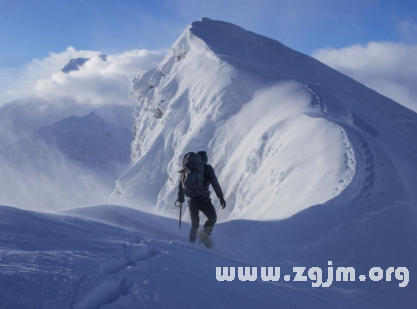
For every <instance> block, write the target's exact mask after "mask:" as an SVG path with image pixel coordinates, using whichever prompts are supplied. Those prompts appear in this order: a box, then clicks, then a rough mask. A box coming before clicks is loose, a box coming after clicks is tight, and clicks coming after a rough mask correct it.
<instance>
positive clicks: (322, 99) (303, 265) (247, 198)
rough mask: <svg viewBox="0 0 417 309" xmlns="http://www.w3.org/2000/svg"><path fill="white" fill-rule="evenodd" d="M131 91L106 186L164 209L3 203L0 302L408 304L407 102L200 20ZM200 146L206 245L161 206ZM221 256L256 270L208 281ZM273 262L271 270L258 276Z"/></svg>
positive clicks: (412, 259)
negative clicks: (127, 155)
mask: <svg viewBox="0 0 417 309" xmlns="http://www.w3.org/2000/svg"><path fill="white" fill-rule="evenodd" d="M131 96H132V97H135V98H136V99H137V100H138V106H137V108H136V110H135V117H136V119H135V127H134V142H133V144H132V153H131V156H132V158H133V160H134V162H135V165H134V166H133V167H132V168H131V169H130V170H129V171H128V172H127V173H125V174H124V175H123V176H122V177H121V178H120V179H119V180H118V183H117V188H116V190H115V192H114V193H113V198H114V200H115V201H118V202H119V203H123V204H129V205H130V206H132V207H134V208H139V209H141V210H146V211H153V212H156V213H158V214H162V215H163V216H158V215H155V214H149V213H145V212H142V211H140V210H137V209H132V208H126V207H120V206H113V205H100V206H93V207H84V208H77V209H69V210H66V211H65V212H61V213H60V215H56V214H55V215H51V214H42V213H34V212H29V211H22V210H19V209H16V208H11V207H0V225H1V226H2V234H1V235H0V237H1V238H0V240H1V241H0V266H2V267H0V288H1V292H2V293H1V295H2V298H1V299H0V308H1V307H2V306H3V307H6V308H7V307H10V306H15V305H18V306H19V308H31V307H34V304H35V307H41V308H47V309H49V308H137V307H145V308H195V307H199V308H253V307H258V306H262V307H264V308H303V309H304V308H329V309H330V308H332V309H333V308H346V309H350V308H372V309H373V308H390V309H391V308H410V309H411V308H416V306H417V298H416V296H415V290H416V288H417V284H416V281H415V280H414V278H415V277H416V276H417V272H416V265H417V260H416V256H417V245H416V244H417V236H416V235H417V215H416V205H417V193H416V191H415V189H414V188H415V187H416V186H417V176H416V175H417V145H416V143H415V140H416V139H417V114H416V113H414V112H412V111H411V110H408V109H406V108H404V107H402V106H401V105H399V104H397V103H395V102H394V101H392V100H390V99H388V98H386V97H384V96H381V95H379V94H378V93H376V92H375V91H373V90H370V89H369V88H367V87H365V86H363V85H361V84H360V83H358V82H356V81H354V80H353V79H350V78H348V77H346V76H345V75H343V74H341V73H339V72H337V71H335V70H333V69H331V68H329V67H327V66H325V65H324V64H322V63H320V62H318V61H317V60H314V59H312V58H310V57H308V56H306V55H303V54H300V53H298V52H296V51H294V50H292V49H290V48H288V47H286V46H284V45H282V44H281V43H279V42H277V41H274V40H271V39H268V38H266V37H262V36H259V35H257V34H254V33H252V32H249V31H246V30H244V29H242V28H240V27H238V26H235V25H232V24H229V23H225V22H220V21H213V20H210V19H206V18H205V19H203V20H202V21H199V22H194V23H192V24H191V26H190V27H189V28H188V29H187V30H186V31H185V32H184V34H183V35H182V36H181V37H180V38H179V39H178V40H177V42H175V43H174V45H173V47H172V48H171V50H170V51H169V52H168V54H167V56H166V57H165V59H164V60H163V61H162V62H161V63H160V64H159V65H158V66H157V67H156V68H154V69H152V70H149V71H148V72H145V73H143V74H141V75H139V76H138V77H137V78H136V79H135V80H134V85H133V92H132V94H131ZM97 115H99V114H97ZM99 116H100V115H99ZM86 117H91V118H93V119H97V118H96V117H95V116H93V115H90V116H86ZM100 117H101V116H100ZM101 118H102V117H101ZM75 119H78V118H71V121H69V120H68V121H69V122H70V123H71V122H72V121H74V120H75ZM100 122H102V120H98V121H97V122H96V121H94V123H100ZM53 127H54V126H53ZM61 127H62V128H65V125H64V124H63V123H62V124H57V125H56V126H55V127H54V128H56V130H53V132H61V133H65V132H66V131H65V130H63V131H60V128H61ZM51 128H52V127H51ZM51 128H49V129H45V128H44V129H42V130H41V131H44V130H45V132H50V131H49V130H51ZM49 134H50V133H47V134H46V135H45V136H49ZM115 134H116V133H115ZM58 135H59V134H58ZM42 136H44V135H42ZM53 136H56V134H55V133H54V134H53ZM71 140H72V139H71ZM87 140H88V138H87ZM88 142H91V141H90V140H88ZM81 145H83V143H81ZM63 146H64V149H68V147H67V146H68V144H67V143H64V145H63ZM88 147H90V146H88ZM198 150H206V151H207V152H208V154H209V163H210V164H212V165H213V167H214V169H215V171H216V173H217V175H218V178H219V181H220V184H221V185H222V187H223V191H224V192H225V198H226V200H227V207H226V209H225V210H222V211H221V212H220V214H219V219H220V220H219V221H223V222H219V223H217V224H216V226H215V228H214V231H213V235H212V237H213V238H214V247H213V248H212V249H210V250H206V249H204V248H201V247H200V246H199V245H191V244H189V243H188V242H187V237H188V233H189V227H190V226H189V223H187V222H184V223H183V227H182V229H180V230H178V221H177V220H178V219H177V218H178V217H177V216H178V210H174V209H171V206H172V204H173V203H174V201H175V199H176V187H177V183H178V176H179V174H178V172H177V171H178V170H179V168H180V166H179V164H180V160H181V159H182V157H183V155H184V154H185V153H186V152H188V151H198ZM76 175H78V176H81V175H85V174H83V173H79V172H78V170H77V171H76ZM87 183H88V182H86V184H87ZM96 189H98V188H96ZM93 190H94V189H93ZM77 194H79V192H77V191H74V196H76V195H77ZM214 200H216V199H214ZM216 202H217V201H216ZM215 205H216V207H217V206H218V205H217V204H215ZM185 212H186V211H185ZM74 216H76V217H79V218H74ZM170 216H171V217H175V220H173V219H171V218H166V217H170ZM91 220H93V221H91ZM185 221H187V216H185ZM226 266H227V267H236V268H237V267H257V268H258V280H256V281H255V282H253V281H240V280H239V279H237V278H236V279H235V280H233V281H223V282H219V281H217V279H216V267H226ZM274 266H275V267H280V268H281V275H280V279H279V281H268V282H267V281H262V280H260V279H259V277H260V270H259V269H260V268H261V267H274ZM313 267H315V268H313ZM318 267H319V268H320V269H321V271H322V272H321V271H320V272H319V271H318ZM352 267H353V268H354V269H353V275H352V273H351V276H350V277H349V280H346V279H348V278H347V277H348V276H346V277H345V276H343V278H345V279H343V280H342V279H340V278H341V276H340V275H341V274H340V272H339V280H337V271H338V269H342V270H346V271H347V270H348V268H349V270H352V269H351V268H352ZM374 267H376V268H374ZM405 269H406V271H405ZM311 270H315V272H312V271H311ZM379 270H380V271H379ZM297 271H302V274H300V273H298V274H297V275H296V273H297ZM237 272H238V270H237V269H236V273H237ZM319 273H320V274H321V275H322V277H321V281H322V282H323V284H319V286H316V287H313V285H312V283H314V282H315V281H319ZM363 276H364V277H363ZM296 278H297V280H296ZM287 279H288V280H287ZM352 279H353V280H352ZM363 279H364V280H363ZM319 283H320V282H319ZM405 283H406V284H405ZM400 284H401V285H404V284H405V286H403V287H401V285H400ZM22 292H23V294H24V295H25V296H27V297H23V296H22Z"/></svg>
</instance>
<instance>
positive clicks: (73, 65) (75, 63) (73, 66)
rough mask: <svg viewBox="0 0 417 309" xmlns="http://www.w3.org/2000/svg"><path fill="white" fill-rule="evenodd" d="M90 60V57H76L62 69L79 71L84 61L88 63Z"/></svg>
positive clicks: (63, 70) (67, 71)
mask: <svg viewBox="0 0 417 309" xmlns="http://www.w3.org/2000/svg"><path fill="white" fill-rule="evenodd" d="M88 60H90V59H89V58H81V57H79V58H74V59H71V60H70V61H69V62H68V63H67V64H66V65H65V66H64V68H63V69H62V70H61V71H62V72H64V73H69V72H72V71H78V70H79V69H80V67H82V66H83V64H84V63H86V62H87V61H88Z"/></svg>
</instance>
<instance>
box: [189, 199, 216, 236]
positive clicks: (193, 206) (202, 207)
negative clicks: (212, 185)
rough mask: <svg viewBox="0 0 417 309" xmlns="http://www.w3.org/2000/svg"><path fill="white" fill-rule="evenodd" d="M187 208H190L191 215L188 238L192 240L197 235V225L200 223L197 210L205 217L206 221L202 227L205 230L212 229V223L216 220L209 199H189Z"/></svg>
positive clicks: (214, 211) (209, 230)
mask: <svg viewBox="0 0 417 309" xmlns="http://www.w3.org/2000/svg"><path fill="white" fill-rule="evenodd" d="M188 209H189V210H190V216H191V230H190V240H191V241H194V240H195V239H196V237H197V231H198V227H199V225H200V217H199V215H198V214H199V211H201V212H202V213H203V214H204V215H205V216H206V217H207V221H206V223H204V229H205V230H206V231H207V232H211V231H212V230H213V227H214V224H215V223H216V221H217V214H216V210H215V209H214V206H213V204H212V203H211V199H208V200H189V201H188Z"/></svg>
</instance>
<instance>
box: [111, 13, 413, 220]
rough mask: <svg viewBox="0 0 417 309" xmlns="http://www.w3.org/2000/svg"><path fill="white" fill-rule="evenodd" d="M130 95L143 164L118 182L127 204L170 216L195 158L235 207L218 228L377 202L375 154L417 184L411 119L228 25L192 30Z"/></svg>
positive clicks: (205, 23) (322, 68)
mask: <svg viewBox="0 0 417 309" xmlns="http://www.w3.org/2000/svg"><path fill="white" fill-rule="evenodd" d="M133 92H134V95H135V96H136V98H137V99H138V101H139V104H138V106H137V108H136V112H135V116H136V122H135V132H136V137H135V141H134V144H133V153H132V156H133V158H134V160H135V162H136V164H135V166H134V167H132V169H131V170H130V171H129V172H128V173H126V174H125V175H124V176H123V177H122V178H121V179H119V181H118V184H117V189H116V193H115V194H114V196H117V195H120V201H121V202H122V203H129V201H130V200H137V199H140V200H142V201H146V204H147V205H149V206H148V208H147V209H148V210H149V209H153V208H156V209H157V210H158V211H159V212H160V213H162V214H164V215H170V213H171V210H170V209H169V207H167V205H171V204H172V203H173V201H175V198H176V188H177V183H178V173H177V171H178V170H179V169H180V162H181V158H182V157H183V155H184V154H185V153H186V152H188V151H198V150H206V151H207V152H208V154H209V163H210V164H212V165H213V167H214V169H215V170H216V171H217V173H218V176H219V180H220V184H221V185H222V187H223V188H224V192H225V195H226V197H227V200H228V201H229V205H230V207H228V209H227V211H225V212H222V218H223V219H233V218H248V219H280V218H286V217H289V216H291V215H293V214H295V213H297V212H299V211H301V210H303V209H306V208H308V207H310V206H312V205H315V204H320V203H325V202H327V201H329V200H332V199H334V198H335V197H337V196H339V195H340V194H341V193H342V192H343V191H344V190H346V188H349V192H350V193H349V194H345V195H344V196H346V198H347V200H346V201H350V200H353V199H356V198H361V197H364V196H374V195H377V196H378V194H380V193H378V192H383V191H384V188H382V187H380V186H385V185H386V182H387V180H386V179H385V178H386V176H384V175H383V174H382V173H387V172H388V170H387V169H380V168H379V167H378V166H377V164H379V163H377V162H370V158H372V159H373V160H375V159H376V157H377V155H376V153H373V151H376V152H378V159H380V158H381V159H380V160H383V159H382V158H384V160H387V161H388V162H390V164H394V165H395V166H393V169H390V170H389V172H390V173H394V174H400V175H401V176H402V177H408V178H409V179H407V180H406V182H407V183H415V181H416V178H415V177H414V175H413V174H412V173H411V174H410V167H409V165H410V164H412V165H413V166H414V164H415V163H414V162H415V155H413V153H416V152H413V151H412V149H414V148H413V147H415V146H414V144H415V143H413V140H415V133H416V124H415V120H416V114H415V113H413V112H411V111H410V110H408V109H406V108H404V107H402V106H400V105H398V104H397V103H395V102H393V101H392V100H389V99H387V98H386V97H383V96H382V95H379V94H378V93H376V92H375V91H373V90H370V89H369V88H367V87H365V86H363V85H361V84H359V83H357V82H356V81H354V80H352V79H351V78H348V77H346V76H345V75H343V74H341V73H339V72H337V71H335V70H333V69H331V68H329V67H327V66H326V65H323V64H322V63H320V62H318V61H317V60H315V59H312V58H311V57H308V56H306V55H303V54H301V53H298V52H296V51H294V50H292V49H290V48H288V47H286V46H284V45H282V44H281V43H279V42H277V41H274V40H271V39H268V38H266V37H262V36H259V35H257V34H254V33H251V32H249V31H246V30H244V29H242V28H239V27H237V26H234V25H231V24H228V23H223V22H217V21H212V20H209V19H203V20H202V21H200V22H195V23H193V24H192V25H191V27H190V28H189V29H187V30H186V31H185V32H184V34H183V35H182V36H181V37H180V38H179V39H178V40H177V41H176V42H175V44H174V45H173V46H172V48H171V50H170V51H169V52H168V54H167V55H166V57H165V59H164V60H163V61H162V62H161V63H160V64H159V65H158V66H157V67H156V68H154V69H151V70H149V71H148V72H145V73H143V74H141V75H140V76H138V78H136V79H135V80H134V86H133ZM155 158H157V161H156V162H157V164H155ZM401 162H407V163H406V164H405V166H406V167H405V168H404V164H403V163H401ZM381 164H383V163H381ZM386 164H388V163H386ZM380 180H384V181H385V182H383V183H384V184H383V183H382V182H380ZM352 181H353V183H352ZM401 187H402V188H405V189H406V187H405V186H401ZM409 194H410V198H412V199H413V200H414V199H415V198H416V196H415V193H413V192H409ZM381 195H382V194H381ZM342 199H344V198H342ZM142 207H144V206H142Z"/></svg>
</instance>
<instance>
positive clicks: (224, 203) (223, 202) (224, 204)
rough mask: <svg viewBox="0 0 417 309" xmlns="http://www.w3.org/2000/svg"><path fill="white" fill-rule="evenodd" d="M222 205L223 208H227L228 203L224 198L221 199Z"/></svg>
mask: <svg viewBox="0 0 417 309" xmlns="http://www.w3.org/2000/svg"><path fill="white" fill-rule="evenodd" d="M220 205H222V208H223V209H225V208H226V201H225V200H224V197H221V198H220Z"/></svg>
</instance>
